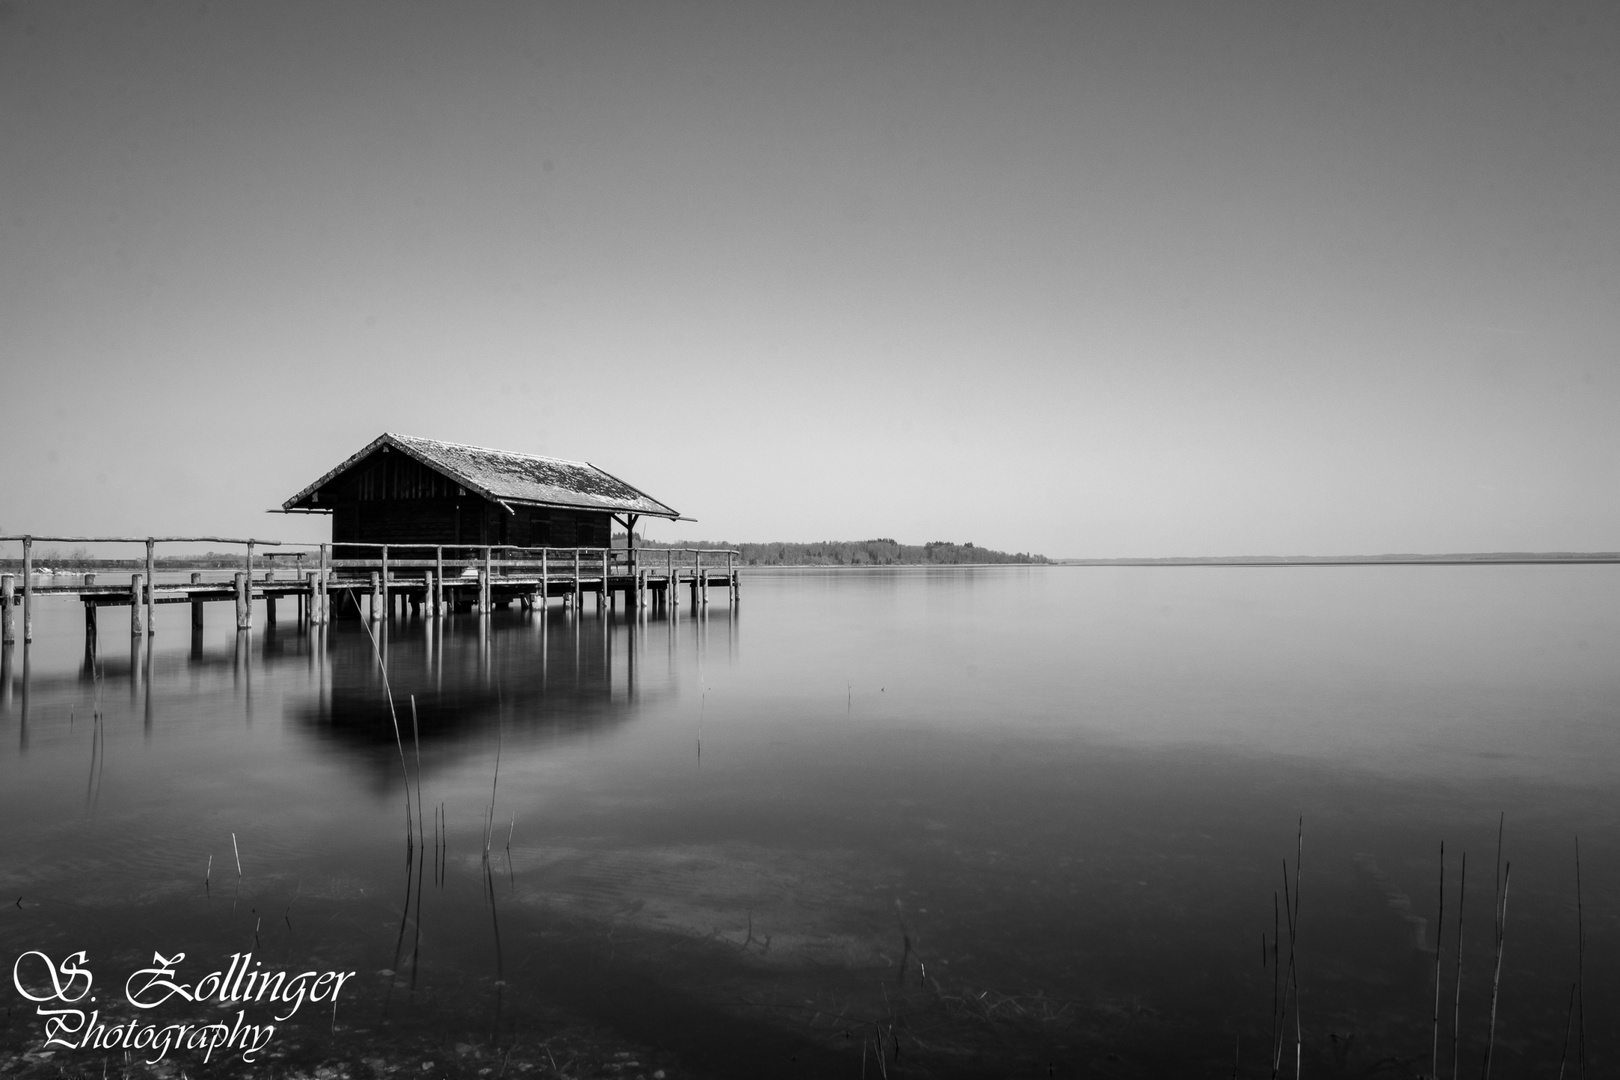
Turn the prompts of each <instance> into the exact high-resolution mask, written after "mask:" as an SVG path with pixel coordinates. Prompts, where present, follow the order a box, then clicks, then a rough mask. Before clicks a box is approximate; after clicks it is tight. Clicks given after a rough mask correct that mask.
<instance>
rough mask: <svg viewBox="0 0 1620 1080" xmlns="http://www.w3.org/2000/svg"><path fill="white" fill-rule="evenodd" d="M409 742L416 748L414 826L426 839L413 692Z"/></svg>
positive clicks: (419, 738) (419, 749)
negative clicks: (423, 823)
mask: <svg viewBox="0 0 1620 1080" xmlns="http://www.w3.org/2000/svg"><path fill="white" fill-rule="evenodd" d="M411 744H412V746H414V747H415V748H416V827H417V829H418V830H419V831H420V832H422V834H423V837H422V838H423V840H426V839H427V835H426V834H427V829H426V828H424V827H423V825H422V736H421V735H420V734H418V732H417V723H416V695H415V694H412V695H411ZM407 791H408V789H407Z"/></svg>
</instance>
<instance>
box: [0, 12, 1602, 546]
mask: <svg viewBox="0 0 1620 1080" xmlns="http://www.w3.org/2000/svg"><path fill="white" fill-rule="evenodd" d="M0 102H3V103H4V107H3V109H0V375H3V382H0V389H3V397H4V401H5V408H4V413H3V418H0V454H3V458H4V468H3V470H0V529H3V530H5V531H30V532H36V533H45V532H64V531H75V532H76V531H86V532H97V533H110V532H137V533H148V532H154V533H173V532H182V531H193V530H197V531H206V532H210V533H224V534H242V535H246V534H250V533H251V534H254V535H259V536H279V537H285V538H314V537H317V536H322V535H323V534H324V524H325V523H324V519H313V520H311V519H304V518H283V517H279V516H278V517H271V516H267V515H265V514H264V513H263V510H265V509H266V508H268V507H272V506H275V505H278V504H279V503H280V501H281V500H282V499H283V498H285V497H287V496H288V495H290V494H292V493H293V492H294V491H296V490H298V489H299V488H301V487H302V486H304V485H305V484H306V483H308V482H309V481H311V480H313V479H314V478H315V477H316V476H318V475H320V474H321V473H322V472H324V471H325V470H326V469H327V468H329V467H330V466H332V465H333V464H335V463H336V462H337V461H339V460H341V459H342V458H343V457H344V456H346V455H347V454H349V453H351V452H353V451H354V450H356V449H358V448H359V447H360V446H362V445H364V444H365V443H366V442H368V441H369V440H371V439H372V438H374V437H375V436H376V435H378V434H380V433H381V432H383V431H385V430H391V431H398V432H402V433H406V434H415V435H424V436H429V437H434V438H442V439H450V440H455V441H461V442H470V443H476V444H481V445H487V446H496V447H501V448H504V449H512V450H522V451H531V452H538V453H545V454H553V455H556V456H560V457H570V458H583V459H586V460H590V461H593V462H595V463H596V464H598V465H601V466H603V467H604V468H607V469H608V470H609V471H612V472H614V473H616V474H618V475H620V476H622V477H624V478H625V479H627V480H630V481H631V482H632V483H635V484H637V485H638V486H640V487H642V488H644V489H646V490H647V491H648V492H650V493H651V494H653V495H654V496H656V497H658V498H660V499H662V500H664V501H666V502H668V503H671V504H672V505H674V506H676V507H678V508H679V509H681V510H682V511H683V512H685V513H687V514H690V515H692V516H694V517H697V518H699V519H700V521H701V524H699V525H682V526H679V527H678V529H677V528H676V527H671V526H669V525H655V526H654V527H653V531H652V535H653V536H654V537H656V538H664V539H668V538H673V537H678V536H679V537H687V538H698V537H704V538H711V539H721V538H727V539H731V540H742V539H752V540H769V539H798V540H810V539H822V538H845V539H857V538H866V537H872V536H879V535H882V536H893V537H896V538H898V539H901V540H904V541H907V542H916V543H920V542H922V541H926V540H935V539H949V540H957V541H966V540H973V541H976V542H978V543H980V544H984V545H987V546H992V547H999V548H1005V549H1011V550H1032V551H1040V552H1043V553H1046V554H1049V555H1057V556H1115V555H1170V554H1234V553H1271V554H1285V553H1314V554H1326V553H1343V552H1381V551H1454V550H1492V549H1497V550H1500V549H1614V548H1620V434H1617V429H1620V424H1617V423H1616V422H1615V418H1616V416H1617V415H1620V333H1617V331H1620V183H1617V179H1616V178H1617V177H1620V5H1615V4H1612V3H1604V4H1591V5H1583V4H1576V3H1569V4H1557V5H1553V4H1483V3H1467V4H1457V5H1445V4H1424V3H1409V2H1404V0H1403V2H1400V3H1354V4H1299V3H1286V4H1283V3H1279V4H1271V5H1253V4H1231V3H1216V4H1208V3H1187V4H1167V5H1154V4H1136V3H1131V4H1125V3H1118V4H1080V3H1059V4H1036V3H1019V4H992V3H975V4H971V5H960V6H955V5H947V4H943V3H926V4H897V3H869V2H860V3H793V4H780V5H768V4H760V3H738V4H719V3H703V2H690V3H644V4H613V3H603V2H599V0H592V2H589V3H579V4H558V3H544V4H543V3H491V4H471V3H462V2H458V3H454V4H450V3H446V4H439V5H424V4H406V3H399V2H394V0H390V2H387V3H382V2H378V3H359V2H354V3H327V2H321V3H308V4H298V3H280V2H278V3H274V4H263V3H236V4H212V5H203V4H194V5H192V4H168V3H165V4H134V3H124V2H119V3H113V4H107V5H91V4H77V3H49V4H47V3H4V4H0Z"/></svg>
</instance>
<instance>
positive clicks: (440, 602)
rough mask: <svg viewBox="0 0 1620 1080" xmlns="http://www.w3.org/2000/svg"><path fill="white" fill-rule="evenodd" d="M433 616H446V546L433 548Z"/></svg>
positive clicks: (437, 617) (439, 617)
mask: <svg viewBox="0 0 1620 1080" xmlns="http://www.w3.org/2000/svg"><path fill="white" fill-rule="evenodd" d="M433 617H434V618H435V619H441V618H443V617H444V548H442V547H436V548H434V549H433Z"/></svg>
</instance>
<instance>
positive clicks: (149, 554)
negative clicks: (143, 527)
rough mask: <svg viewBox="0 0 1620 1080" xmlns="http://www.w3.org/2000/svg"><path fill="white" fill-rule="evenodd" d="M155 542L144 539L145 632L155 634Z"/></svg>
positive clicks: (149, 538) (150, 539) (148, 538)
mask: <svg viewBox="0 0 1620 1080" xmlns="http://www.w3.org/2000/svg"><path fill="white" fill-rule="evenodd" d="M156 549H157V542H156V541H155V540H153V539H152V538H151V537H150V536H149V537H147V538H146V632H147V633H148V634H155V633H157V553H156Z"/></svg>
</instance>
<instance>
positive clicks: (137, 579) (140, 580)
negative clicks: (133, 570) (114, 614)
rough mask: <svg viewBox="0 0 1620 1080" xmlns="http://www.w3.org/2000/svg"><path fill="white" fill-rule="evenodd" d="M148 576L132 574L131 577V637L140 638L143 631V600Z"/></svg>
mask: <svg viewBox="0 0 1620 1080" xmlns="http://www.w3.org/2000/svg"><path fill="white" fill-rule="evenodd" d="M145 581H146V575H144V574H131V575H130V576H129V636H130V637H140V636H141V633H142V630H141V599H142V594H143V593H145V592H146V589H145V587H144V586H145Z"/></svg>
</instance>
